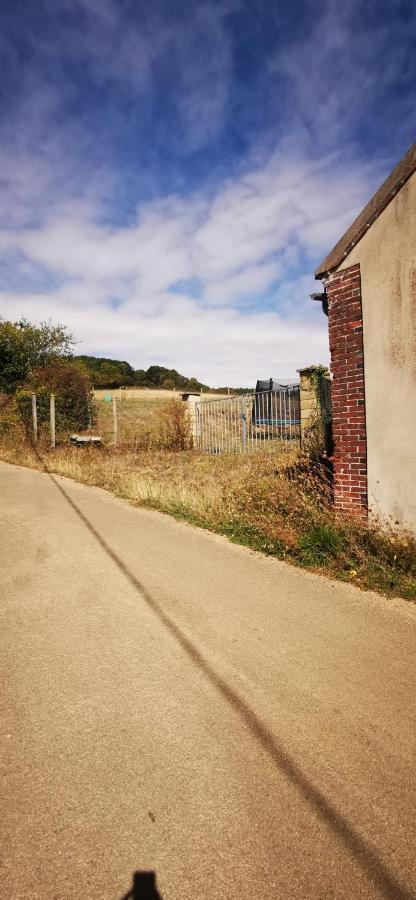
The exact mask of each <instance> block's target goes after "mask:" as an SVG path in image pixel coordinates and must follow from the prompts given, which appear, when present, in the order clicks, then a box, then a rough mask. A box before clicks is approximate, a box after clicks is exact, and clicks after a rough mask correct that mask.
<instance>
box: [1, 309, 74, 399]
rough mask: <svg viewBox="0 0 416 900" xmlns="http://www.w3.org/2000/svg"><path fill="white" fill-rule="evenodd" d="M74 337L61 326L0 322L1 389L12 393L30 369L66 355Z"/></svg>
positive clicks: (28, 374) (23, 320) (22, 381)
mask: <svg viewBox="0 0 416 900" xmlns="http://www.w3.org/2000/svg"><path fill="white" fill-rule="evenodd" d="M73 343H74V340H73V338H72V336H71V335H70V334H68V333H67V331H66V328H65V327H64V326H63V325H53V324H52V323H51V322H42V323H41V324H40V325H39V326H36V325H31V324H30V322H27V321H26V320H25V319H22V320H21V321H20V322H6V321H4V322H3V321H1V322H0V390H2V391H4V392H5V393H9V394H12V393H15V392H16V390H17V389H18V388H19V386H21V385H23V384H24V383H25V381H26V380H27V378H28V377H29V376H30V374H31V372H33V371H34V369H36V368H37V367H39V366H45V365H46V364H47V363H48V361H50V360H52V359H55V358H59V357H67V356H69V355H70V352H71V345H72V344H73Z"/></svg>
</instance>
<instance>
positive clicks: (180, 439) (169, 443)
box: [162, 400, 192, 450]
mask: <svg viewBox="0 0 416 900" xmlns="http://www.w3.org/2000/svg"><path fill="white" fill-rule="evenodd" d="M162 416H163V417H164V421H165V426H166V449H167V450H189V449H190V447H191V446H192V436H191V429H190V424H189V419H188V415H187V409H186V404H185V403H181V402H180V401H179V400H171V401H170V403H167V404H166V406H165V407H164V409H163V411H162Z"/></svg>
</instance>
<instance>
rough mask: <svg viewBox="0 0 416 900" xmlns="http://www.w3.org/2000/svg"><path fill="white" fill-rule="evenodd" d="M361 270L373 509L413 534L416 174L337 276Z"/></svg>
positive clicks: (415, 511)
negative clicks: (408, 527)
mask: <svg viewBox="0 0 416 900" xmlns="http://www.w3.org/2000/svg"><path fill="white" fill-rule="evenodd" d="M355 263H359V264H360V267H361V294H362V311H363V328H364V373H365V400H366V426H367V467H368V502H369V508H370V510H371V511H373V512H374V513H375V514H379V515H381V516H382V517H384V518H385V517H392V519H393V521H394V522H400V523H401V524H407V525H411V526H413V528H415V529H416V173H414V174H413V176H412V177H411V178H410V179H409V181H408V182H407V183H406V184H405V185H404V186H403V187H402V188H401V190H400V191H399V192H398V194H397V195H396V197H395V198H394V199H393V200H392V201H391V202H390V204H389V205H388V206H387V207H386V209H385V210H384V211H383V212H382V213H381V215H380V217H379V218H378V219H377V220H376V221H375V222H374V223H373V225H372V226H371V227H370V228H369V230H368V232H367V233H366V234H365V236H364V237H363V238H362V239H361V241H359V243H358V244H357V246H356V247H355V248H354V249H353V250H352V251H351V253H349V255H348V256H347V257H346V259H345V261H344V262H343V263H342V265H341V266H340V267H339V269H338V271H340V270H342V269H344V268H348V267H350V266H352V265H354V264H355Z"/></svg>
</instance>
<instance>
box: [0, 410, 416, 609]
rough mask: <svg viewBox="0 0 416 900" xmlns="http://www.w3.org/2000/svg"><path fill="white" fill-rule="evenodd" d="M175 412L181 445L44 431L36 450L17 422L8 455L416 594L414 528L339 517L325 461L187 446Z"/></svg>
mask: <svg viewBox="0 0 416 900" xmlns="http://www.w3.org/2000/svg"><path fill="white" fill-rule="evenodd" d="M173 403H175V401H173ZM178 410H182V406H181V405H180V404H179V403H177V402H176V403H175V411H176V412H177V411H178ZM159 412H160V411H159ZM171 414H172V408H171V405H170V406H169V405H167V407H166V410H165V421H164V422H163V424H162V425H161V432H160V435H159V444H162V443H163V442H164V441H165V443H166V442H167V441H168V440H172V442H173V444H174V445H175V442H176V448H177V449H176V448H175V449H167V448H166V446H165V448H164V449H160V448H157V447H154V446H153V447H152V448H150V449H140V448H137V450H135V451H132V450H131V449H123V447H120V448H118V449H116V450H115V449H111V448H108V447H101V448H84V449H79V448H74V447H71V446H68V445H67V444H62V445H61V446H58V447H57V448H56V449H55V450H53V451H52V450H50V449H49V448H48V445H47V441H46V440H45V438H42V439H41V441H40V443H39V445H38V448H37V449H36V451H35V449H34V448H33V447H32V446H31V445H30V443H29V442H28V440H27V438H26V435H25V433H24V429H23V428H21V427H19V426H17V425H15V426H14V427H13V428H12V429H10V428H9V429H8V430H6V432H3V435H2V437H1V438H0V457H1V458H2V459H3V460H6V461H8V462H11V463H16V464H19V465H25V466H30V467H34V468H43V469H44V470H46V471H48V472H54V473H58V474H61V475H66V476H69V477H70V478H74V479H76V480H77V481H81V482H84V483H86V484H91V485H98V486H99V487H102V488H105V489H106V490H109V491H111V492H112V493H114V494H116V495H117V496H119V497H123V498H125V499H127V500H129V501H131V502H132V503H134V504H136V505H138V506H145V507H150V508H152V509H157V510H161V511H162V512H165V513H168V514H169V515H173V516H175V517H177V518H178V519H184V520H186V521H188V522H190V523H192V524H195V525H198V526H200V527H203V528H207V529H210V530H212V531H215V532H217V533H219V534H223V535H226V536H227V537H228V538H229V539H230V540H232V541H235V542H237V543H241V544H245V545H246V546H247V547H251V548H252V549H255V550H260V551H261V552H263V553H266V554H269V555H272V556H276V557H278V558H279V559H283V560H286V561H287V562H290V563H293V564H295V565H298V566H304V567H305V568H308V569H310V570H311V571H315V572H319V573H322V574H324V575H328V576H330V577H333V578H338V579H341V580H343V581H346V582H350V583H354V584H357V585H359V586H361V587H363V588H366V589H370V590H375V591H379V592H381V593H384V594H387V595H390V596H400V597H403V598H405V599H408V600H414V601H415V600H416V543H415V540H414V538H413V537H412V536H411V535H410V534H406V533H405V532H403V531H396V530H394V529H393V528H391V529H384V530H381V529H380V528H378V527H377V526H376V525H375V524H374V525H367V524H362V523H359V522H357V521H354V520H347V519H344V520H343V521H340V520H335V517H334V514H333V510H332V507H331V497H330V484H329V482H328V480H327V477H326V473H325V469H321V468H320V467H314V468H313V469H311V468H310V466H309V465H307V464H306V461H302V459H301V458H299V457H297V455H296V454H295V453H290V452H289V453H287V452H284V453H280V454H279V453H269V452H268V453H256V454H253V455H247V456H233V455H226V454H224V455H223V456H209V455H207V454H202V453H199V452H196V451H193V450H190V449H181V445H182V446H183V439H184V437H183V430H182V425H181V424H180V423H179V427H178V423H177V422H175V421H174V422H173V423H172V422H170V424H169V416H171ZM178 445H179V446H178Z"/></svg>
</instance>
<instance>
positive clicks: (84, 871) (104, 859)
mask: <svg viewBox="0 0 416 900" xmlns="http://www.w3.org/2000/svg"><path fill="white" fill-rule="evenodd" d="M0 503H1V565H2V589H1V604H0V613H1V623H0V653H1V669H2V692H1V708H2V719H1V728H2V733H1V774H2V812H1V816H0V839H1V847H2V859H1V869H0V896H1V897H2V898H3V897H4V898H7V900H10V898H12V900H17V898H42V900H43V898H57V900H60V898H70V900H72V898H74V900H75V898H77V900H78V898H82V900H84V898H87V900H89V898H110V900H120V898H122V897H124V896H127V895H128V896H129V897H134V898H148V897H153V898H156V897H162V898H163V900H199V898H201V900H206V898H207V900H208V898H209V900H214V898H221V900H222V898H224V900H234V898H235V900H245V898H247V900H249V898H250V900H252V898H253V900H263V898H264V900H265V898H267V900H271V898H282V900H291V898H308V900H309V898H313V900H315V898H319V900H326V898H349V900H357V898H370V897H371V898H372V897H377V898H378V897H382V898H386V897H387V898H411V897H415V896H416V862H415V835H414V825H415V809H416V788H415V752H414V751H415V736H416V691H415V672H416V665H415V663H416V654H415V645H416V642H415V637H416V616H415V607H413V606H411V605H410V604H406V603H405V602H404V601H403V602H402V601H400V600H396V601H388V600H386V599H382V598H378V597H377V596H376V595H373V594H364V593H361V592H359V591H358V590H355V589H354V588H352V587H349V586H344V585H341V584H339V583H334V582H332V581H329V580H325V579H323V578H320V577H319V576H314V575H308V574H307V573H305V572H303V571H300V570H296V569H294V568H291V567H289V566H286V565H285V564H284V563H281V562H279V561H276V560H272V559H267V558H263V557H261V556H259V555H256V554H254V553H251V552H249V551H248V550H246V549H245V548H242V547H236V546H233V545H231V544H228V543H227V542H226V541H225V540H223V539H222V538H219V537H216V536H214V535H210V534H206V533H204V532H201V531H199V530H196V529H193V528H191V527H190V526H187V525H185V524H181V523H177V522H175V521H174V520H172V519H169V518H167V517H165V516H163V515H161V514H158V513H155V512H151V511H146V510H139V509H135V508H134V507H132V506H130V505H128V504H127V503H125V502H123V501H121V500H118V499H115V498H114V497H112V496H110V495H109V494H106V493H104V492H103V491H100V490H98V489H95V488H88V487H85V486H82V485H78V484H75V483H73V482H71V481H68V480H65V479H63V478H58V477H56V476H50V475H48V474H46V473H40V472H34V471H30V470H26V469H19V468H16V467H12V466H7V465H5V464H0ZM135 872H136V873H145V872H148V873H151V872H154V873H155V884H156V887H154V888H153V887H152V885H151V880H152V876H151V875H147V876H145V875H144V874H138V875H136V876H134V873H135Z"/></svg>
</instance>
